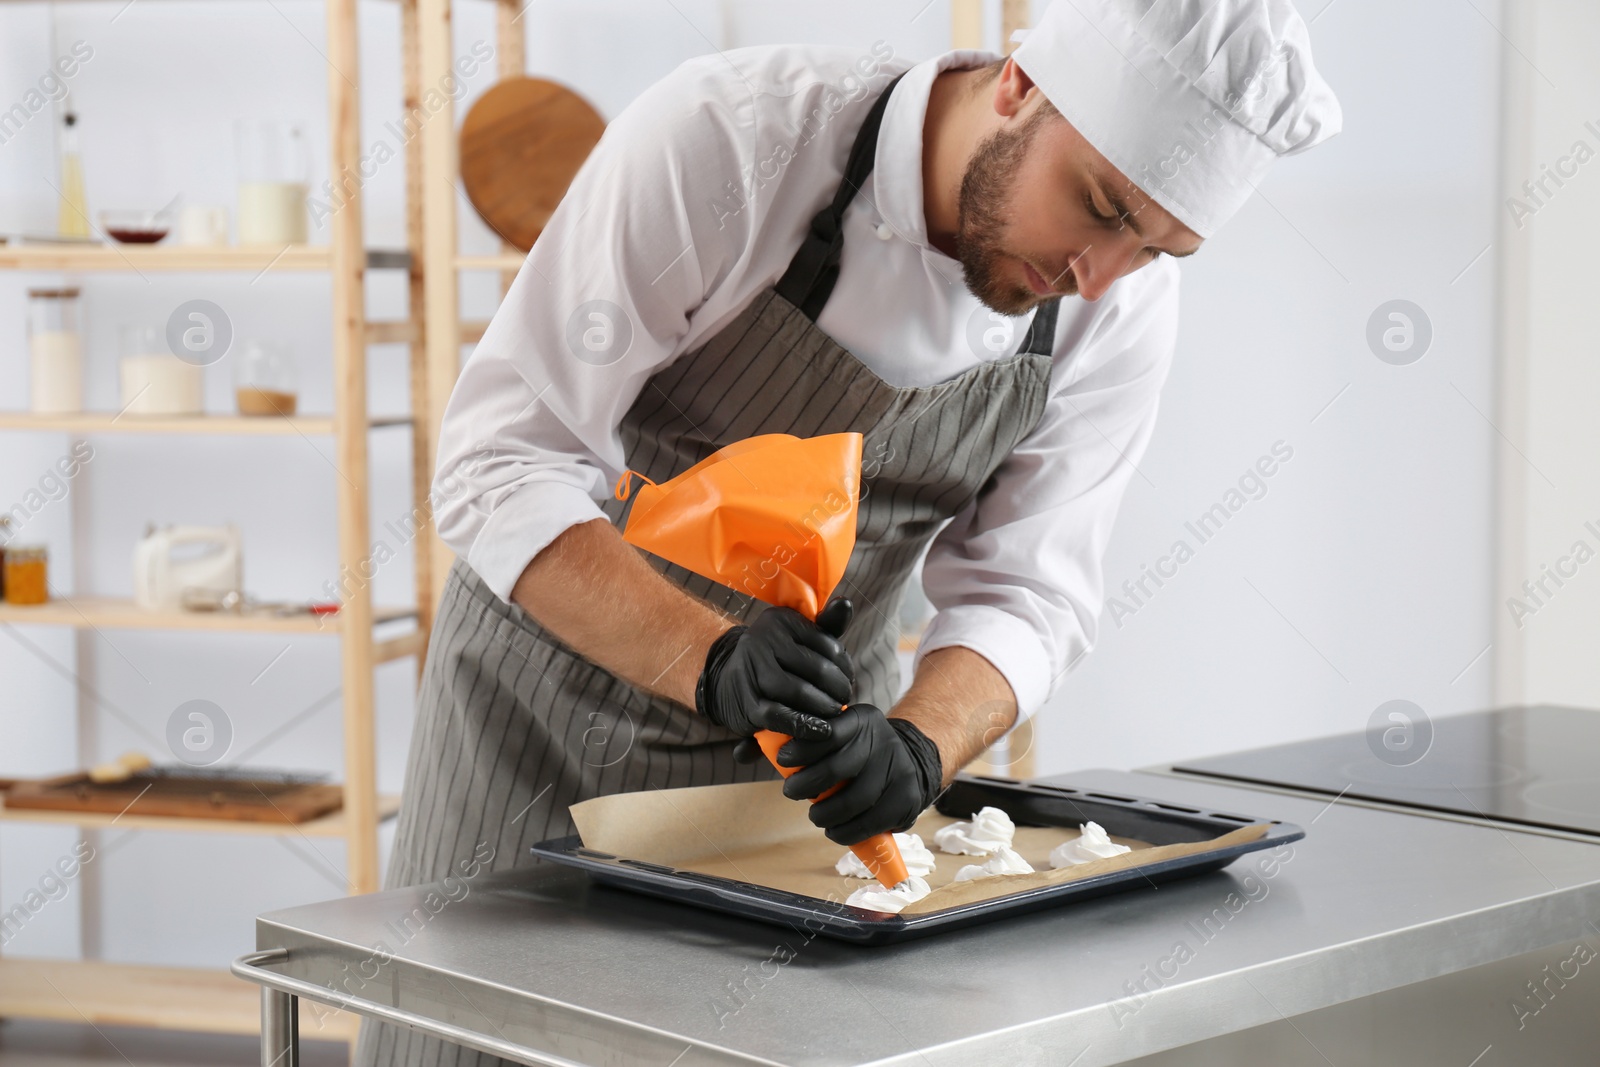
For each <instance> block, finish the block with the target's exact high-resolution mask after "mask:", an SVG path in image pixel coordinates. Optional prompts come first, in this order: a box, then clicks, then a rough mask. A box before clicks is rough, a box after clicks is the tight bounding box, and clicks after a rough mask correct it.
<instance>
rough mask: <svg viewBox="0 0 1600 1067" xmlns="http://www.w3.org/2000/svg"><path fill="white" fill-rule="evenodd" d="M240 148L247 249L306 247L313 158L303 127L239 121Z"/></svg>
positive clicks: (243, 240) (242, 219) (237, 142)
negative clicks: (307, 194) (254, 246)
mask: <svg viewBox="0 0 1600 1067" xmlns="http://www.w3.org/2000/svg"><path fill="white" fill-rule="evenodd" d="M234 148H235V152H236V163H237V167H238V181H239V214H238V221H239V243H240V244H241V245H286V244H304V243H305V240H306V190H307V188H308V186H309V185H310V182H311V154H310V152H309V151H308V149H307V147H306V136H305V130H304V129H302V128H301V127H300V125H299V124H297V123H291V122H273V121H270V120H269V121H257V120H252V119H238V120H236V121H235V122H234Z"/></svg>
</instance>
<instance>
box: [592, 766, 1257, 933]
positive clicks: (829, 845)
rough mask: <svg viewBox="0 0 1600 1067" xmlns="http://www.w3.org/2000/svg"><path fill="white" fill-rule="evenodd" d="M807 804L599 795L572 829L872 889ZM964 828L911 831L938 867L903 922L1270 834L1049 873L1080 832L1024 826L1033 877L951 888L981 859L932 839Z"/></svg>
mask: <svg viewBox="0 0 1600 1067" xmlns="http://www.w3.org/2000/svg"><path fill="white" fill-rule="evenodd" d="M809 806H810V805H808V804H806V803H805V802H803V801H799V802H797V801H793V800H790V799H789V798H787V797H785V796H784V795H783V783H782V782H742V783H738V784H734V785H707V786H692V787H690V788H687V789H649V790H643V791H640V792H635V793H613V794H611V795H610V796H603V797H594V798H592V799H590V800H585V801H582V802H580V803H577V804H574V805H573V806H572V821H573V822H574V823H575V824H577V827H578V835H579V836H580V837H581V838H582V839H583V843H584V845H585V846H586V847H588V848H592V849H596V850H597V851H600V852H609V853H611V854H612V855H614V856H621V857H624V858H626V859H635V860H643V861H645V862H647V863H660V864H664V865H666V866H670V867H675V868H678V869H680V870H689V871H696V872H699V873H701V874H713V875H719V876H721V877H724V878H733V879H737V880H739V881H741V882H750V883H752V884H755V885H762V886H766V887H768V888H771V889H781V890H785V891H787V892H791V893H800V894H804V895H805V896H809V897H815V898H816V899H818V900H828V901H836V902H843V901H844V900H845V898H846V897H848V896H849V895H850V894H851V893H852V892H854V891H855V890H857V889H859V888H861V887H862V886H864V885H869V884H874V883H870V882H869V881H868V880H866V879H862V878H847V877H845V876H843V875H840V874H838V873H837V872H835V871H834V869H833V865H834V863H835V862H837V861H838V859H839V857H840V856H842V855H844V854H845V852H846V851H848V850H847V849H845V848H844V847H843V846H842V845H836V844H834V843H833V842H832V841H829V840H828V839H827V837H826V836H824V835H823V833H822V831H821V830H819V829H817V828H816V827H815V826H813V825H811V820H810V819H809V818H808V817H807V809H808V808H809ZM960 821H961V820H960V819H956V818H951V817H950V816H946V815H941V814H939V813H938V812H937V811H934V810H933V809H931V808H930V809H929V810H928V811H926V812H924V813H923V814H922V817H921V818H920V819H918V820H917V822H916V825H915V826H913V827H912V828H911V832H912V833H916V834H920V835H921V836H922V840H923V843H924V844H926V845H927V846H928V848H929V849H930V850H932V852H933V854H934V858H935V867H934V870H933V872H932V873H930V874H929V875H928V876H927V880H928V884H929V885H930V886H931V887H932V888H933V892H931V893H929V894H928V895H927V896H926V897H924V898H923V899H922V900H919V901H917V902H916V903H915V904H912V905H910V906H908V907H907V908H906V909H905V910H904V911H902V912H901V913H900V914H902V915H921V914H926V913H927V912H932V911H939V910H942V909H944V908H949V907H953V906H955V905H958V904H968V903H973V902H975V901H980V900H990V899H993V898H995V897H1003V896H1007V895H1009V894H1011V893H1016V892H1019V891H1021V890H1025V889H1031V888H1033V887H1035V886H1041V885H1054V884H1057V883H1060V882H1071V881H1075V880H1077V879H1080V878H1086V877H1089V876H1091V875H1095V874H1101V873H1104V872H1107V871H1117V870H1123V869H1125V868H1128V867H1139V866H1142V865H1145V864H1149V863H1155V862H1158V861H1160V860H1164V859H1170V858H1173V857H1176V856H1187V855H1193V854H1196V853H1200V852H1209V851H1213V850H1215V849H1219V848H1226V847H1228V846H1230V845H1234V844H1239V843H1242V842H1247V841H1254V840H1257V839H1258V838H1260V837H1261V836H1263V835H1264V834H1265V833H1266V832H1267V830H1268V828H1269V826H1268V824H1266V823H1259V824H1257V825H1255V826H1244V827H1240V828H1239V829H1237V830H1234V831H1231V832H1229V833H1227V834H1224V835H1222V836H1221V837H1216V838H1212V839H1211V840H1208V841H1196V842H1190V843H1186V844H1179V845H1161V846H1153V845H1151V844H1149V843H1148V842H1145V841H1136V840H1133V839H1131V838H1125V837H1116V836H1113V837H1112V838H1111V839H1112V840H1113V841H1115V842H1117V843H1118V844H1122V845H1127V846H1129V847H1130V848H1132V849H1133V851H1132V852H1128V853H1124V854H1123V855H1120V856H1112V857H1111V858H1109V859H1102V860H1093V861H1091V862H1089V863H1080V864H1078V865H1076V866H1073V867H1065V868H1062V869H1061V870H1051V869H1050V861H1049V859H1048V856H1049V854H1050V850H1051V849H1053V848H1055V847H1056V846H1057V845H1059V844H1061V843H1063V842H1065V841H1071V840H1073V839H1074V838H1076V837H1077V836H1078V828H1077V827H1076V826H1071V827H1051V826H1018V827H1017V836H1016V840H1015V842H1014V843H1013V846H1012V847H1013V848H1015V849H1016V850H1017V852H1018V853H1020V854H1021V856H1022V858H1023V859H1025V860H1027V861H1028V862H1029V863H1031V864H1032V865H1033V867H1034V873H1033V874H1000V875H992V876H989V877H985V878H977V879H973V880H972V881H968V882H954V881H952V879H954V878H955V875H956V872H957V871H958V870H960V869H961V868H962V867H963V866H965V865H966V864H969V863H982V862H983V857H981V856H951V855H947V854H946V853H943V852H940V851H939V850H938V848H937V847H935V845H934V843H933V834H934V831H935V830H938V829H939V828H940V827H943V826H947V825H949V824H950V823H952V822H960Z"/></svg>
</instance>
